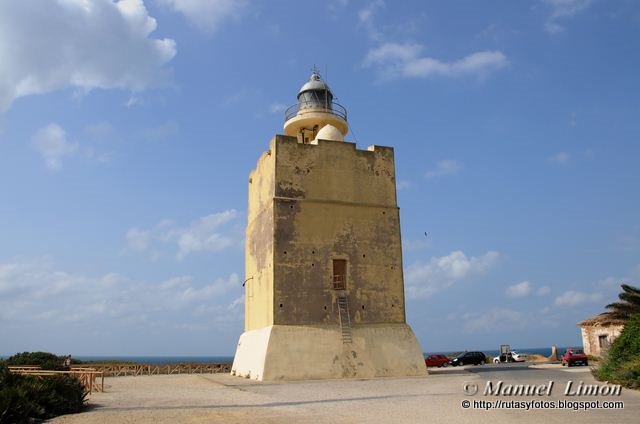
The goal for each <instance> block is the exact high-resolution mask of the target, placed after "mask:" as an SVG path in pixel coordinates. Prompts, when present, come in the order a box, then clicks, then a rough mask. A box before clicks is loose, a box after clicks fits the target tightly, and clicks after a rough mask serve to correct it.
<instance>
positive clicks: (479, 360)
mask: <svg viewBox="0 0 640 424" xmlns="http://www.w3.org/2000/svg"><path fill="white" fill-rule="evenodd" d="M486 363H487V357H486V356H485V354H484V353H482V352H464V353H461V354H460V355H458V356H457V357H455V358H453V360H452V361H451V365H453V366H454V367H455V366H458V365H468V364H473V365H484V364H486Z"/></svg>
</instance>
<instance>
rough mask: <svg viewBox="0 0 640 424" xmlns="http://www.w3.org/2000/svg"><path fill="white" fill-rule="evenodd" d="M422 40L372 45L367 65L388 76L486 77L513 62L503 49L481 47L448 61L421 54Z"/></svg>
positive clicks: (366, 58) (367, 56) (365, 61)
mask: <svg viewBox="0 0 640 424" xmlns="http://www.w3.org/2000/svg"><path fill="white" fill-rule="evenodd" d="M422 50H423V46H422V45H419V44H398V43H383V44H381V45H380V46H378V47H376V48H373V49H370V50H369V52H368V53H367V55H366V57H365V59H364V66H365V67H376V68H377V69H378V70H379V72H380V74H381V76H382V77H384V78H397V77H406V78H426V77H435V76H442V77H464V76H477V77H485V76H486V75H488V74H489V73H490V72H493V71H497V70H499V69H501V68H504V67H505V66H507V65H508V64H509V61H508V60H507V57H506V56H505V55H504V54H503V53H502V52H500V51H480V52H475V53H471V54H469V55H467V56H465V57H463V58H462V59H459V60H454V61H451V62H445V61H441V60H438V59H434V58H432V57H426V56H421V52H422Z"/></svg>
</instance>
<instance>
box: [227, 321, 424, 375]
mask: <svg viewBox="0 0 640 424" xmlns="http://www.w3.org/2000/svg"><path fill="white" fill-rule="evenodd" d="M236 356H237V357H243V358H244V357H247V358H248V359H247V360H245V361H241V360H234V364H233V367H232V375H237V376H241V377H246V378H251V379H254V380H265V381H269V380H306V379H318V378H372V377H390V376H395V377H399V376H422V375H426V374H427V369H426V367H425V364H424V358H423V356H422V352H421V350H420V346H419V345H418V342H417V340H416V338H415V335H414V334H413V332H412V331H411V328H409V326H408V325H406V324H377V325H367V326H363V327H358V328H354V330H353V343H351V344H348V345H345V344H343V343H342V339H341V336H340V330H339V328H338V327H336V326H296V325H274V326H273V327H267V328H264V329H261V330H255V331H251V332H247V333H244V334H243V335H242V337H241V338H240V343H239V345H238V350H237V353H236ZM249 357H250V358H249Z"/></svg>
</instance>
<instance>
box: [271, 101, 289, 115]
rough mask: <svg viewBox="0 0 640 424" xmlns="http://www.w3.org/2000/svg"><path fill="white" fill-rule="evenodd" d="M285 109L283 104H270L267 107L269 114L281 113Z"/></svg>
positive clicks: (285, 106)
mask: <svg viewBox="0 0 640 424" xmlns="http://www.w3.org/2000/svg"><path fill="white" fill-rule="evenodd" d="M285 109H287V105H285V104H284V103H277V102H275V103H271V104H270V105H269V113H282V112H284V111H285Z"/></svg>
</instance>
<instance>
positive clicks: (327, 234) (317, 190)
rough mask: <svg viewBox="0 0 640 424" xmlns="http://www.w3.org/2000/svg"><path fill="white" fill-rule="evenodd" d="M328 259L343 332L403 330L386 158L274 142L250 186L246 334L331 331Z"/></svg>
mask: <svg viewBox="0 0 640 424" xmlns="http://www.w3.org/2000/svg"><path fill="white" fill-rule="evenodd" d="M334 258H336V259H338V258H340V259H347V260H348V266H347V290H346V294H347V295H348V298H349V302H350V313H351V320H352V323H354V324H355V325H358V324H378V323H404V322H405V312H404V287H403V277H402V251H401V242H400V220H399V209H398V207H397V202H396V186H395V165H394V156H393V149H392V148H388V147H379V146H375V147H370V148H369V149H368V150H357V149H356V146H355V144H352V143H345V142H337V141H324V140H320V141H319V143H318V144H317V145H310V144H300V143H298V142H297V140H296V138H295V137H289V136H276V137H275V138H274V139H272V140H271V143H270V150H269V152H268V153H266V154H263V155H262V157H261V158H260V160H259V161H258V165H257V167H256V169H255V170H254V171H253V172H252V174H251V177H250V184H249V223H248V226H247V249H246V277H247V278H252V277H253V278H252V279H251V280H249V281H247V284H246V311H245V316H246V319H245V330H246V331H249V330H253V329H258V328H262V327H265V326H268V325H273V324H277V325H318V324H320V325H322V324H331V325H336V324H338V311H337V305H336V296H337V295H338V294H339V293H343V294H344V293H345V292H336V291H335V290H334V289H333V283H332V259H334Z"/></svg>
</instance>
